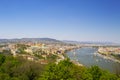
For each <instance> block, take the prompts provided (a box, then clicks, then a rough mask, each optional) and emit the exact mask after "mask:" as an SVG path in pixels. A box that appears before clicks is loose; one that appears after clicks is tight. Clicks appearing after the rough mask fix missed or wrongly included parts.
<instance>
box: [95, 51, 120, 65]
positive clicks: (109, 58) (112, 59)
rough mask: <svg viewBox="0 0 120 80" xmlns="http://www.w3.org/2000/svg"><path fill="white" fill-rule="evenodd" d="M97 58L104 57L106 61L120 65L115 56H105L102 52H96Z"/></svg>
mask: <svg viewBox="0 0 120 80" xmlns="http://www.w3.org/2000/svg"><path fill="white" fill-rule="evenodd" d="M94 55H95V56H99V57H102V58H104V59H106V60H111V61H114V62H117V63H120V60H117V59H116V58H114V57H113V56H110V55H103V54H101V53H100V52H96V53H94Z"/></svg>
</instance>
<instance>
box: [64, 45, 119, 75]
mask: <svg viewBox="0 0 120 80" xmlns="http://www.w3.org/2000/svg"><path fill="white" fill-rule="evenodd" d="M96 52H97V48H92V47H83V48H80V49H75V50H73V51H69V52H67V53H66V54H67V56H68V57H69V58H70V59H71V60H75V61H78V62H79V63H81V64H83V65H85V66H87V67H90V66H93V65H97V66H99V67H100V68H102V69H104V70H109V71H110V72H113V73H116V72H120V63H117V62H114V61H111V60H107V59H104V58H102V57H100V56H95V55H94V53H96Z"/></svg>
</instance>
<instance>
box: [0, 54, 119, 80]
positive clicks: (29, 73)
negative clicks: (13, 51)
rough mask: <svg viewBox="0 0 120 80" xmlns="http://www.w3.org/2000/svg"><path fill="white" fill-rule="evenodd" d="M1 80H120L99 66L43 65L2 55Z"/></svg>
mask: <svg viewBox="0 0 120 80" xmlns="http://www.w3.org/2000/svg"><path fill="white" fill-rule="evenodd" d="M0 80H120V78H119V77H118V76H117V75H115V74H112V73H110V72H108V71H105V70H102V69H100V68H99V67H98V66H92V67H90V68H86V67H84V66H77V65H75V64H73V63H72V62H71V61H70V60H69V59H66V60H64V61H61V62H59V63H58V64H55V63H53V62H52V63H50V64H46V65H43V64H42V65H41V64H40V63H38V62H34V61H28V60H25V59H23V58H22V57H13V56H11V55H3V54H0Z"/></svg>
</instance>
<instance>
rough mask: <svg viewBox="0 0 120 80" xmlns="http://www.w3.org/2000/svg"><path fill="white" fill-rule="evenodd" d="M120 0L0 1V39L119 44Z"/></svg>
mask: <svg viewBox="0 0 120 80" xmlns="http://www.w3.org/2000/svg"><path fill="white" fill-rule="evenodd" d="M119 4H120V1H119V0H114V1H113V0H0V39H3V38H7V39H11V38H42V37H43V38H44V37H47V38H54V39H58V40H75V41H97V42H106V41H108V42H117V43H120V37H119V34H120V31H119V30H120V5H119Z"/></svg>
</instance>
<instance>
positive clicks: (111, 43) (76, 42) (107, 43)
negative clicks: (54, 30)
mask: <svg viewBox="0 0 120 80" xmlns="http://www.w3.org/2000/svg"><path fill="white" fill-rule="evenodd" d="M63 42H65V43H70V44H97V45H120V44H117V43H113V42H92V41H69V40H63Z"/></svg>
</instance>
